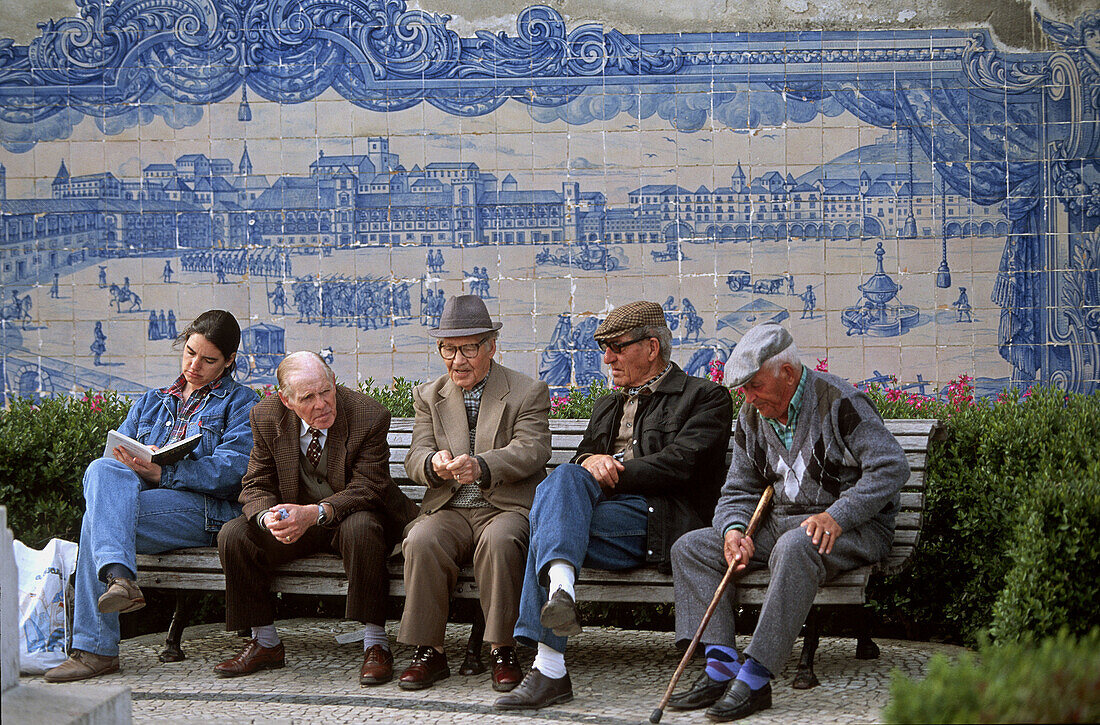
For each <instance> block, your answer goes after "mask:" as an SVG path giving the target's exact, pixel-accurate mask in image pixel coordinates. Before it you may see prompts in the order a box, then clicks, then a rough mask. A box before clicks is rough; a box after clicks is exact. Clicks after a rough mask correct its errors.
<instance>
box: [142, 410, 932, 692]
mask: <svg viewBox="0 0 1100 725" xmlns="http://www.w3.org/2000/svg"><path fill="white" fill-rule="evenodd" d="M587 423H588V421H586V420H575V419H554V420H551V421H550V430H551V434H552V439H551V449H552V454H551V458H550V462H549V463H548V468H554V467H555V466H558V465H560V464H562V463H567V462H568V461H569V460H570V459H571V458H572V457H573V455H574V453H575V451H576V449H577V446H578V445H579V444H580V440H581V436H582V434H583V433H584V429H585V426H586V425H587ZM886 427H887V428H888V429H889V430H890V432H891V433H893V434H894V436H895V437H896V438H897V440H898V442H899V443H901V446H902V448H903V449H904V450H905V456H906V459H907V460H908V461H909V467H910V469H911V471H912V475H911V476H910V478H909V482H908V483H907V484H906V485H905V488H904V489H903V490H902V494H901V510H900V511H899V513H898V517H897V528H896V530H895V532H894V545H893V549H892V551H891V552H890V555H889V556H888V557H887V558H886V560H884V561H883V562H880V563H879V564H876V565H874V566H867V567H863V568H860V569H856V570H854V571H850V572H845V573H844V574H842V575H840V576H838V577H837V578H835V579H833V580H832V581H830V582H828V583H826V584H825V585H824V586H823V587H822V588H821V590H820V591H819V592H818V594H817V597H816V598H815V599H814V604H815V607H816V606H821V605H825V606H830V605H850V606H860V607H862V605H864V604H865V603H866V600H867V583H868V581H869V580H870V578H871V576H872V575H886V574H893V573H895V572H898V571H900V570H901V569H903V568H904V567H905V566H906V564H907V563H908V561H909V559H910V558H911V557H912V555H913V551H914V550H915V549H916V547H917V544H918V543H919V542H920V534H921V527H922V526H923V523H924V517H923V512H924V488H925V467H926V463H927V459H928V451H929V448H930V446H931V442H932V439H933V436H934V434H935V432H936V430H937V428H938V425H937V421H935V420H901V419H897V420H887V421H886ZM411 438H412V419H411V418H395V419H394V420H393V421H392V425H391V427H390V433H389V444H390V474H391V475H392V476H393V479H394V481H396V482H397V483H398V484H399V485H400V486H401V488H402V490H403V491H404V492H405V493H406V495H408V496H409V497H410V498H412V499H413V500H415V501H418V502H419V501H420V500H421V499H422V497H423V493H424V487H423V486H418V485H414V484H413V483H412V481H410V480H409V478H408V476H407V475H406V473H405V467H404V460H405V454H406V453H407V452H408V449H409V444H410V441H411ZM731 443H732V439H731ZM137 566H138V584H139V585H140V586H141V587H143V588H145V589H172V590H177V591H179V592H181V593H182V592H197V591H225V575H224V573H223V572H222V568H221V563H220V562H219V560H218V550H217V549H216V548H215V547H203V548H195V549H178V550H176V551H170V552H165V553H163V554H144V555H139V556H138V558H137ZM389 569H390V595H391V596H393V597H404V595H405V587H404V581H403V578H402V565H401V562H400V561H399V560H398V561H393V562H392V563H391V564H390V567H389ZM769 578H770V574H769V572H768V571H767V570H760V571H754V572H750V573H748V574H746V575H745V576H743V577H742V578H741V579H740V580H739V581H738V584H737V588H736V589H737V601H738V603H739V604H742V605H746V606H754V605H755V606H759V605H760V604H761V603H762V602H763V600H764V592H765V590H766V589H767V586H768V581H769ZM347 588H348V583H347V579H346V577H345V576H344V567H343V564H342V562H341V561H340V558H339V557H337V556H335V555H331V554H317V555H314V556H310V557H306V558H304V559H299V560H297V561H295V562H292V563H289V564H287V565H285V566H283V567H281V568H280V569H279V571H278V574H277V575H276V577H275V580H274V583H273V591H275V592H282V593H286V594H312V595H346V594H347ZM576 592H577V599H578V601H581V602H604V603H672V602H673V601H674V598H673V593H672V576H671V575H669V574H662V573H661V572H659V571H657V569H656V568H655V567H650V566H643V567H639V568H636V569H629V570H625V571H603V570H600V569H588V568H584V569H582V570H581V571H580V574H579V576H578V577H577V583H576ZM453 596H454V597H455V598H458V599H477V597H478V589H477V584H476V583H475V582H474V578H473V569H472V568H469V567H467V568H465V569H463V570H462V571H461V573H460V574H459V578H458V584H457V586H456V587H455V590H454V594H453ZM187 599H188V597H182V596H181V597H179V599H178V600H177V607H176V614H175V616H173V619H172V624H171V626H170V627H169V630H168V636H167V638H166V641H165V649H164V651H163V652H162V653H161V659H162V660H163V661H176V660H180V659H183V657H184V655H183V652H182V650H181V648H180V641H181V639H182V634H183V629H184V627H185V626H186V625H187V619H188V617H189V613H188V607H187V605H186V601H187ZM858 621H859V622H860V631H859V633H858V636H857V646H856V657H857V658H859V659H874V658H876V657H877V656H878V647H877V646H876V645H875V643H874V642H873V641H872V640H871V637H870V623H871V617H870V615H869V614H868V613H866V612H863V613H862V614H861V616H859V618H858ZM483 634H484V623H483V622H482V621H481V618H480V616H478V617H477V618H476V619H475V622H474V627H473V631H472V632H471V635H470V641H469V644H468V646H467V652H466V661H465V662H464V663H463V665H462V669H461V671H464V672H466V673H470V674H476V673H479V672H482V671H484V669H485V667H484V664H483V663H482V661H481V649H482V636H483ZM818 637H819V635H818V627H817V616H816V614H815V613H811V616H810V618H809V619H808V620H807V627H806V631H805V637H804V643H803V650H802V656H801V660H800V662H799V669H798V674H797V675H796V678H795V687H798V688H799V689H805V688H808V687H813V686H814V685H816V684H818V683H817V678H816V677H815V676H814V674H813V657H814V653H815V651H816V649H817V644H818Z"/></svg>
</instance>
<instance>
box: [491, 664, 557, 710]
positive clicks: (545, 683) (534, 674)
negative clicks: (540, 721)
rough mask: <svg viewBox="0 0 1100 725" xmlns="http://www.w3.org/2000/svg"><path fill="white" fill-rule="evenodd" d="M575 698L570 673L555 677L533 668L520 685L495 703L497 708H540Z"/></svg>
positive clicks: (494, 705)
mask: <svg viewBox="0 0 1100 725" xmlns="http://www.w3.org/2000/svg"><path fill="white" fill-rule="evenodd" d="M572 699H573V683H572V682H570V681H569V674H568V673H566V675H565V677H561V678H559V679H556V680H555V679H553V678H551V677H547V676H546V675H544V674H542V673H541V672H539V671H538V670H536V669H532V670H531V671H530V672H528V673H527V676H526V677H524V678H523V682H521V683H519V687H517V688H516V689H514V690H512V691H511V692H509V693H508V694H507V695H504V696H502V697H498V698H497V701H496V702H494V703H493V707H495V708H496V709H497V710H538V709H540V708H543V707H547V706H548V705H557V704H558V703H560V702H569V701H570V700H572Z"/></svg>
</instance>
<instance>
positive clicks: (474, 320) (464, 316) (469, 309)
mask: <svg viewBox="0 0 1100 725" xmlns="http://www.w3.org/2000/svg"><path fill="white" fill-rule="evenodd" d="M501 324H502V323H500V322H496V323H494V322H493V321H492V320H491V319H489V309H488V308H487V307H485V303H484V302H482V301H481V298H480V297H478V296H477V295H455V296H454V297H452V298H450V299H449V300H447V303H446V304H445V305H443V313H442V314H441V315H440V316H439V327H433V328H432V329H430V330H428V335H430V336H431V337H467V336H469V335H480V334H482V333H484V332H492V331H494V330H499V329H500V328H501Z"/></svg>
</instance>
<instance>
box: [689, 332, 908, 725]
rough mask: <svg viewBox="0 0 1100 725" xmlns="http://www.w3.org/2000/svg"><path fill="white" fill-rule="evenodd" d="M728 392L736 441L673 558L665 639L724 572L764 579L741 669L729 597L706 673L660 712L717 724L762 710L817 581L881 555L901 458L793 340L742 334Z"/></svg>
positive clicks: (707, 643) (709, 645)
mask: <svg viewBox="0 0 1100 725" xmlns="http://www.w3.org/2000/svg"><path fill="white" fill-rule="evenodd" d="M725 372H726V380H727V382H728V383H729V384H730V385H732V386H733V387H741V388H743V389H744V392H745V404H744V405H743V406H742V407H741V411H740V413H739V415H738V419H737V427H736V429H735V430H734V434H733V438H734V441H733V462H732V464H731V466H730V469H729V475H728V476H727V477H726V482H725V484H724V485H723V486H722V493H721V497H720V498H719V499H718V505H717V507H716V508H715V511H714V520H713V522H712V526H710V527H707V528H702V529H699V530H697V531H692V532H689V533H687V534H685V535H684V536H683V537H682V538H681V539H680V540H679V541H677V542H676V544H675V545H674V546H673V547H672V574H673V582H674V586H675V595H676V640H677V643H678V644H680V645H686V644H687V642H689V641H690V640H691V639H692V637H693V635H694V634H695V632H696V630H697V629H698V627H699V622H700V621H701V620H702V618H703V615H704V612H705V611H706V609H707V606H708V605H709V603H710V601H711V599H712V598H713V596H714V592H715V591H716V590H717V589H718V584H719V582H721V580H722V577H723V575H724V574H725V572H726V569H727V568H728V567H729V565H730V564H731V563H733V562H735V561H737V562H740V563H739V564H738V565H737V566H738V569H737V570H741V569H744V568H746V567H751V568H759V567H763V566H767V567H768V568H769V569H770V570H771V581H770V583H769V585H768V590H767V592H766V594H765V595H764V603H763V605H762V606H761V608H760V617H759V619H758V620H757V625H756V630H755V632H753V636H752V641H751V642H750V643H749V646H748V647H747V648H746V649H745V660H744V663H743V664H739V662H738V659H739V658H738V655H737V651H736V649H735V648H734V589H735V587H736V584H731V585H730V586H729V588H728V589H727V590H726V593H725V595H724V598H723V600H722V601H721V602H720V603H719V605H718V607H717V608H716V609H715V611H714V614H713V616H712V618H711V620H710V624H709V625H708V627H707V630H706V632H705V633H704V634H703V638H702V642H703V645H704V651H705V654H706V667H705V669H704V671H703V673H702V674H701V675H700V676H699V679H698V680H697V681H696V682H695V684H694V685H693V686H692V687H691V689H689V690H687V691H684V692H681V693H679V694H677V695H675V696H674V697H673V698H672V699H671V700H670V701H669V706H670V707H672V708H674V709H680V710H692V709H696V708H703V707H707V708H709V709H708V710H707V713H706V714H707V717H708V718H709V719H711V720H713V721H715V722H725V721H728V720H737V719H740V718H743V717H746V716H748V715H751V714H752V713H754V712H757V711H759V710H764V709H767V708H769V707H771V703H772V688H771V680H772V679H773V677H774V676H775V674H776V673H778V672H779V671H780V670H781V669H782V668H783V663H784V662H786V660H787V657H788V655H790V652H791V648H792V647H793V646H794V641H795V638H796V637H797V636H798V632H799V629H800V628H801V627H802V623H803V622H804V621H805V620H806V615H807V614H809V611H810V607H811V606H812V604H813V601H814V596H815V595H816V594H817V590H818V587H820V585H821V584H822V582H824V581H826V580H828V579H831V578H832V577H834V576H836V575H837V574H838V573H840V572H842V571H846V570H848V569H855V568H856V567H859V566H864V565H867V564H871V563H874V562H876V561H879V560H880V559H882V558H883V557H885V556H886V555H887V554H888V553H889V552H890V545H891V542H892V541H893V532H894V518H895V516H896V514H897V510H898V505H899V502H900V498H899V494H900V492H901V487H902V486H903V485H904V484H905V482H906V481H907V480H908V479H909V465H908V464H907V463H906V460H905V453H904V452H903V451H902V449H901V446H900V445H898V442H897V440H895V438H894V436H892V435H891V434H890V432H889V431H888V430H886V426H885V425H884V424H883V422H882V418H881V417H880V416H879V414H878V411H877V410H875V407H874V404H873V403H872V402H871V400H870V398H868V397H867V396H866V395H865V394H864V393H863V392H861V391H860V390H859V389H858V388H856V387H854V386H853V385H852V384H851V383H849V382H847V381H845V380H843V379H841V378H838V377H837V376H835V375H830V374H829V373H824V372H818V371H815V370H810V369H808V368H807V367H805V366H804V365H803V364H802V362H801V359H800V358H799V354H798V349H797V348H796V347H795V344H794V339H793V338H792V337H791V333H790V332H788V331H787V330H786V329H784V328H783V327H780V326H779V325H775V324H764V325H757V326H756V327H753V328H752V329H750V330H749V331H748V332H746V333H745V336H744V337H743V338H741V341H740V342H738V343H737V346H736V347H735V348H734V350H733V353H732V354H731V355H730V358H729V360H728V361H727V362H726V368H725ZM769 485H770V486H772V487H773V488H774V490H775V496H774V498H773V501H772V508H771V511H770V513H769V514H768V515H767V516H766V517H765V519H764V520H763V523H762V525H761V526H760V528H759V530H758V531H757V532H756V535H755V536H753V537H749V536H747V535H746V534H745V528H746V526H747V525H748V522H749V518H750V517H751V516H752V513H753V510H754V509H755V507H756V503H757V501H758V500H759V499H760V496H761V494H762V493H763V492H764V489H765V488H767V487H768V486H769Z"/></svg>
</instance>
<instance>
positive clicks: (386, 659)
mask: <svg viewBox="0 0 1100 725" xmlns="http://www.w3.org/2000/svg"><path fill="white" fill-rule="evenodd" d="M392 679H393V654H391V653H390V651H389V650H388V649H386V648H385V647H383V646H382V645H380V644H376V645H373V646H371V647H368V648H367V651H366V652H364V653H363V666H362V667H361V668H360V670H359V684H360V685H384V684H386V683H387V682H389V681H390V680H392Z"/></svg>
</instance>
